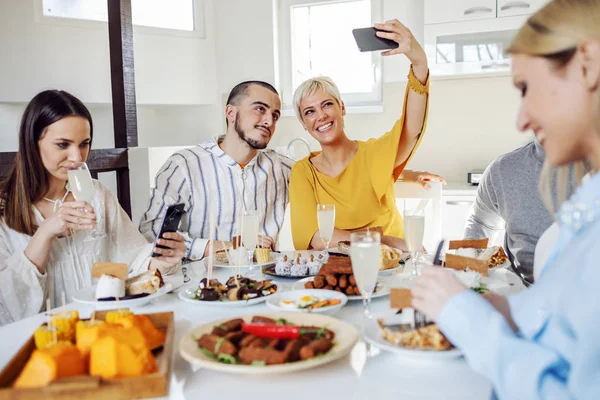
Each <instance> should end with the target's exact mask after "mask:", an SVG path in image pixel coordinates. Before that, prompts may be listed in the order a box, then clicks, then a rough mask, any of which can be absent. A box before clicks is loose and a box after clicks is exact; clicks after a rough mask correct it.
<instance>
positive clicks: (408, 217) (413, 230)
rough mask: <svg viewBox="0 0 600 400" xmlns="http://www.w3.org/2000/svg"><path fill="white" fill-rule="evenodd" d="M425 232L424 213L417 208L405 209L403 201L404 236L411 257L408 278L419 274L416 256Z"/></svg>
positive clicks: (413, 277)
mask: <svg viewBox="0 0 600 400" xmlns="http://www.w3.org/2000/svg"><path fill="white" fill-rule="evenodd" d="M424 233H425V215H423V214H422V213H421V212H419V211H417V210H407V209H406V202H405V203H404V238H405V240H406V246H407V247H408V251H409V253H410V257H411V259H412V264H413V269H412V271H411V273H410V279H415V278H416V277H417V276H418V275H419V274H418V271H417V258H418V256H419V253H420V251H421V248H422V247H423V236H424Z"/></svg>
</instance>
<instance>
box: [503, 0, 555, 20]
mask: <svg viewBox="0 0 600 400" xmlns="http://www.w3.org/2000/svg"><path fill="white" fill-rule="evenodd" d="M548 1H549V0H498V6H497V12H496V15H497V16H498V17H511V16H514V15H526V14H533V13H534V12H536V11H537V10H539V9H540V8H542V7H543V6H544V5H545V4H546V3H548Z"/></svg>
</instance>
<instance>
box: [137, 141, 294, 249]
mask: <svg viewBox="0 0 600 400" xmlns="http://www.w3.org/2000/svg"><path fill="white" fill-rule="evenodd" d="M292 165H293V161H292V160H291V159H289V158H287V157H284V156H281V155H279V154H278V153H276V152H275V151H273V150H270V149H266V150H259V151H258V152H257V154H256V156H255V157H254V158H253V159H252V160H251V161H250V162H249V163H248V165H246V166H245V168H242V167H240V165H239V164H238V163H237V162H235V161H234V160H233V159H232V158H231V157H229V155H227V153H225V152H224V151H223V150H221V148H220V147H219V145H218V144H217V143H216V142H215V141H212V142H206V143H202V144H200V145H198V146H195V147H191V148H189V149H185V150H181V151H178V152H176V153H174V154H173V155H172V156H171V157H170V158H169V159H168V160H167V162H166V163H165V164H164V165H163V167H162V168H161V169H160V171H159V172H158V174H157V175H156V184H155V188H154V189H153V190H152V194H151V197H150V202H149V206H148V210H147V211H146V212H145V213H144V215H143V216H142V220H141V222H140V231H141V232H142V233H143V234H144V236H145V237H146V238H147V239H149V240H154V238H155V237H156V235H157V234H158V231H159V230H160V223H161V219H162V217H163V215H164V213H165V212H166V209H167V207H168V206H169V205H172V204H178V203H183V204H184V205H185V214H184V216H183V218H182V223H181V226H180V229H179V230H180V232H181V233H182V234H183V235H184V237H185V241H186V244H187V254H186V257H188V258H190V259H192V260H195V259H200V258H202V257H203V255H204V250H205V248H206V245H207V244H208V238H209V237H210V232H209V219H210V216H211V213H212V215H213V216H214V218H215V224H216V226H217V232H216V234H215V239H217V240H226V241H231V240H232V238H233V236H236V235H239V234H240V232H239V222H240V217H241V215H242V213H243V211H244V210H245V209H246V210H257V212H258V218H259V233H260V234H263V235H267V236H271V237H272V238H273V239H274V240H275V241H276V240H277V236H278V235H279V230H280V229H281V226H282V225H283V220H284V214H285V208H286V205H287V203H288V199H289V197H288V183H289V178H290V171H291V169H292Z"/></svg>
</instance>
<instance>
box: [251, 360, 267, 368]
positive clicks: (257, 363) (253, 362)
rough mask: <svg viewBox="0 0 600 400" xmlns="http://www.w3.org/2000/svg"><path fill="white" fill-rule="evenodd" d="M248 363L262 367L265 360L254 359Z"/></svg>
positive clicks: (265, 363)
mask: <svg viewBox="0 0 600 400" xmlns="http://www.w3.org/2000/svg"><path fill="white" fill-rule="evenodd" d="M250 365H260V366H262V367H264V366H265V365H267V362H266V361H263V360H256V361H252V364H250Z"/></svg>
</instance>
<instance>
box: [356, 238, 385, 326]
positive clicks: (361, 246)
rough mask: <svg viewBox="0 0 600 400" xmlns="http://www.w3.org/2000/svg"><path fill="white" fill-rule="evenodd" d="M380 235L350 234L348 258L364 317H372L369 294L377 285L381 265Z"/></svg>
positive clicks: (371, 293)
mask: <svg viewBox="0 0 600 400" xmlns="http://www.w3.org/2000/svg"><path fill="white" fill-rule="evenodd" d="M380 243H381V237H380V236H379V232H370V231H366V232H354V233H351V234H350V258H351V260H352V273H353V274H354V279H356V287H358V290H359V291H360V294H361V296H362V298H363V307H364V312H365V317H366V318H368V319H372V318H373V316H372V314H371V311H370V309H369V303H370V301H371V296H372V295H373V292H374V291H375V286H376V285H377V276H378V274H379V266H380V265H381V244H380Z"/></svg>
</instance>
